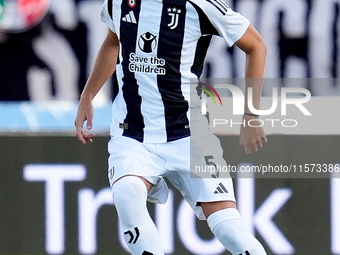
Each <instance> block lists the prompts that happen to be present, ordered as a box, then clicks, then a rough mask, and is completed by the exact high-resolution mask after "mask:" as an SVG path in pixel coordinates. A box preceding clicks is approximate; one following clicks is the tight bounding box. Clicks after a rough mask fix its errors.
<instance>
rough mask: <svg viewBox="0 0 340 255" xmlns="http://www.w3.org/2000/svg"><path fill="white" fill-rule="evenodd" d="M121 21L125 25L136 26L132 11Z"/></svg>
mask: <svg viewBox="0 0 340 255" xmlns="http://www.w3.org/2000/svg"><path fill="white" fill-rule="evenodd" d="M122 21H125V22H127V23H133V24H137V20H136V17H135V14H134V13H133V11H130V12H129V13H128V14H126V15H125V16H124V17H123V18H122Z"/></svg>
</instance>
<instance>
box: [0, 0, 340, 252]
mask: <svg viewBox="0 0 340 255" xmlns="http://www.w3.org/2000/svg"><path fill="white" fill-rule="evenodd" d="M226 2H227V4H229V5H230V6H231V7H233V8H234V9H236V10H237V11H239V12H241V13H242V14H244V15H245V16H246V17H248V18H249V19H250V20H251V22H252V23H253V24H254V26H255V27H256V28H257V29H258V30H259V31H260V33H261V34H262V35H263V37H264V39H265V41H266V43H267V47H268V61H267V68H266V77H267V78H273V79H281V78H287V79H286V81H291V80H290V79H297V80H298V81H299V82H294V83H293V85H292V83H290V82H283V83H281V86H287V87H289V86H293V87H297V86H300V87H301V88H305V89H307V90H309V91H310V92H311V94H312V96H313V98H312V100H313V105H312V106H311V108H312V109H315V108H317V107H318V106H319V107H321V108H322V107H323V108H322V109H323V110H320V111H319V112H317V113H316V115H318V116H320V118H321V117H323V120H322V124H323V125H313V124H309V127H307V128H305V129H304V130H302V131H300V132H295V133H294V132H293V133H289V134H285V133H283V132H272V134H270V136H269V143H268V144H267V145H266V146H265V147H264V148H263V150H261V151H260V152H259V153H258V154H255V155H252V156H245V155H244V153H243V152H242V148H240V146H239V145H238V137H237V136H235V135H234V134H235V133H236V132H234V131H233V130H229V131H228V135H227V134H226V133H223V132H220V131H218V132H217V133H218V134H219V136H220V137H221V141H222V145H223V147H224V148H225V156H226V158H227V160H228V161H229V163H230V164H231V165H234V166H237V167H238V168H240V167H241V166H247V165H260V164H267V165H268V164H271V165H273V166H274V165H276V166H278V165H290V164H293V165H297V166H300V165H302V166H303V167H304V166H305V164H320V163H322V164H334V165H335V164H339V163H340V152H339V151H340V150H339V144H340V136H339V134H340V132H339V130H340V129H339V126H340V123H339V120H338V119H339V113H338V109H340V104H339V102H340V101H339V96H340V80H339V75H340V53H339V49H340V1H339V0H230V1H226ZM101 5H102V0H51V1H47V0H46V1H43V0H0V160H1V163H0V168H1V178H0V254H117V255H118V254H119V255H120V254H128V253H127V252H126V248H125V246H124V244H123V241H122V238H121V237H120V236H119V234H118V229H119V224H118V223H117V216H116V214H115V211H114V208H113V206H112V198H111V193H110V190H109V189H108V181H107V178H106V172H107V151H106V146H107V142H108V139H109V137H108V127H109V121H110V103H111V99H112V94H113V89H112V87H113V86H112V82H111V81H109V82H108V83H107V84H106V86H105V87H104V89H103V90H102V91H101V92H100V93H99V94H98V96H97V97H96V99H95V107H96V112H95V121H94V123H95V127H94V132H95V133H96V135H97V137H96V138H95V141H94V142H93V143H92V144H88V145H86V146H83V145H80V144H79V142H78V141H77V140H76V138H75V137H74V127H73V122H74V117H75V112H76V107H77V100H78V98H79V94H80V91H81V90H82V88H83V86H84V84H85V81H86V77H87V76H88V74H89V72H90V68H91V66H92V64H93V62H94V58H95V55H96V52H97V50H98V48H99V46H100V44H101V41H102V39H103V38H104V36H105V34H106V29H107V28H106V26H105V25H104V24H102V23H101V22H100V19H99V13H100V10H101ZM243 63H244V56H243V55H242V54H241V52H240V51H239V50H237V49H235V48H230V49H228V48H227V47H226V44H225V43H224V41H223V40H222V39H220V38H215V39H214V40H213V41H212V45H211V47H210V50H209V52H208V55H207V60H206V64H205V69H204V77H208V78H215V77H219V78H230V77H232V78H238V77H242V74H243V71H244V67H243ZM316 80H317V82H314V81H316ZM271 93H272V90H271V87H270V86H265V87H264V90H263V94H264V96H271ZM313 114H314V112H313ZM316 121H317V120H316ZM304 131H305V133H304ZM305 177H308V176H305ZM309 177H310V178H274V179H271V178H255V177H254V176H253V177H251V178H238V179H235V191H236V195H237V199H238V202H239V208H240V211H241V214H242V215H243V217H244V219H245V222H246V224H247V226H248V227H249V229H250V230H251V231H252V232H253V233H254V234H256V236H257V237H258V238H259V239H260V240H261V241H262V243H263V244H264V246H265V247H266V249H267V251H268V254H297V255H307V254H308V255H311V254H312V255H321V254H322V255H328V254H329V255H330V254H340V199H339V197H340V178H314V176H313V178H312V176H309ZM333 177H334V176H333ZM150 211H151V214H152V216H153V217H154V219H155V222H156V224H157V227H158V228H159V230H160V233H161V236H162V239H163V241H164V248H165V251H166V254H208V255H213V254H228V253H227V252H224V251H223V249H222V247H221V246H220V245H219V244H218V243H217V242H216V240H215V239H214V238H213V237H212V236H211V234H210V231H209V229H208V228H207V227H206V226H205V224H204V223H202V222H199V221H196V219H195V217H194V215H193V213H192V212H191V211H190V209H189V208H188V206H187V205H186V203H185V202H183V200H182V198H181V197H180V196H179V194H178V193H177V192H176V191H175V190H173V188H172V187H171V186H170V194H169V200H168V202H167V204H166V205H163V206H159V205H156V206H155V205H150Z"/></svg>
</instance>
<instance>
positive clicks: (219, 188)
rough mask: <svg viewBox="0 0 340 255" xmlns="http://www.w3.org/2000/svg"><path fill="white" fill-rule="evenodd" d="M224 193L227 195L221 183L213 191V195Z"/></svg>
mask: <svg viewBox="0 0 340 255" xmlns="http://www.w3.org/2000/svg"><path fill="white" fill-rule="evenodd" d="M224 193H229V192H228V190H227V188H226V187H225V186H224V185H223V183H222V182H220V183H219V184H218V186H217V188H216V190H215V191H214V194H224Z"/></svg>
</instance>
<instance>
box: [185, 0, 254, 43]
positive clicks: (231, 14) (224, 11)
mask: <svg viewBox="0 0 340 255" xmlns="http://www.w3.org/2000/svg"><path fill="white" fill-rule="evenodd" d="M190 1H191V2H193V3H195V4H196V5H197V6H198V7H199V8H201V10H202V11H203V12H204V14H205V15H206V16H207V18H208V19H209V21H210V22H211V24H212V25H213V26H214V27H215V28H216V30H217V31H218V33H219V35H220V36H222V37H223V38H224V39H225V41H226V42H227V44H228V46H232V45H233V44H234V43H235V42H236V41H238V40H239V39H240V38H241V37H242V36H243V34H244V33H245V32H246V30H247V29H248V27H249V24H250V22H249V20H248V19H247V18H245V17H244V16H242V15H241V14H240V13H238V12H235V11H233V10H232V9H231V8H230V7H228V6H227V5H226V4H225V3H224V2H223V0H190Z"/></svg>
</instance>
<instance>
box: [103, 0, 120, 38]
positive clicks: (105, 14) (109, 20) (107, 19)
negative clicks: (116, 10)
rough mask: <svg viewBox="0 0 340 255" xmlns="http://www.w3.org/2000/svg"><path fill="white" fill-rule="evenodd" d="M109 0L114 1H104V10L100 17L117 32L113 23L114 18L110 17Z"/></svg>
mask: <svg viewBox="0 0 340 255" xmlns="http://www.w3.org/2000/svg"><path fill="white" fill-rule="evenodd" d="M108 1H112V0H105V1H104V3H103V6H102V11H101V13H100V18H101V21H102V22H104V23H106V24H107V25H108V26H109V28H110V29H111V30H112V32H114V33H116V29H115V26H114V24H113V20H112V18H111V17H110V14H109V5H108ZM112 12H113V11H112V10H111V13H112Z"/></svg>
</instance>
